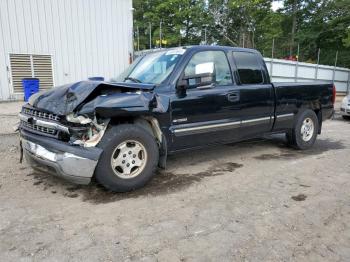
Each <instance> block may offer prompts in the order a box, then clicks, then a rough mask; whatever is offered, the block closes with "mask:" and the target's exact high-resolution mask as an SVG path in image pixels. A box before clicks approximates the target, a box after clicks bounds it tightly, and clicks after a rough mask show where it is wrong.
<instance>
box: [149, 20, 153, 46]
mask: <svg viewBox="0 0 350 262" xmlns="http://www.w3.org/2000/svg"><path fill="white" fill-rule="evenodd" d="M149 49H152V23H151V22H149Z"/></svg>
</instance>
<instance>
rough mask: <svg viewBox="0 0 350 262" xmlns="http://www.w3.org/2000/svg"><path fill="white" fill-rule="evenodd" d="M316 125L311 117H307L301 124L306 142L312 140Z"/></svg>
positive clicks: (302, 134)
mask: <svg viewBox="0 0 350 262" xmlns="http://www.w3.org/2000/svg"><path fill="white" fill-rule="evenodd" d="M314 129H315V125H314V122H313V121H312V119H311V118H305V119H304V121H303V124H302V126H301V137H302V139H303V140H304V141H305V142H308V141H310V140H311V138H312V136H313V135H314Z"/></svg>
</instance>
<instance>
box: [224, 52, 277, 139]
mask: <svg viewBox="0 0 350 262" xmlns="http://www.w3.org/2000/svg"><path fill="white" fill-rule="evenodd" d="M231 55H232V56H231V62H232V67H233V68H234V72H235V78H236V81H237V84H238V85H237V89H238V90H239V97H240V101H239V104H240V106H239V107H240V110H239V115H240V119H241V127H240V132H239V133H240V138H241V139H244V138H249V137H252V136H255V135H260V134H262V133H265V132H269V131H270V130H271V128H272V124H273V111H274V93H273V87H272V84H271V83H270V80H269V76H268V73H267V69H266V66H265V63H264V62H263V59H262V57H261V56H260V55H258V54H257V53H255V52H249V51H233V52H232V53H231Z"/></svg>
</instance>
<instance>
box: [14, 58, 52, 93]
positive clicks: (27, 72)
mask: <svg viewBox="0 0 350 262" xmlns="http://www.w3.org/2000/svg"><path fill="white" fill-rule="evenodd" d="M10 66H11V80H12V86H13V91H14V93H23V87H22V79H23V78H30V77H35V78H38V79H39V80H40V90H47V89H50V88H52V87H53V85H54V83H53V73H52V59H51V55H29V54H10Z"/></svg>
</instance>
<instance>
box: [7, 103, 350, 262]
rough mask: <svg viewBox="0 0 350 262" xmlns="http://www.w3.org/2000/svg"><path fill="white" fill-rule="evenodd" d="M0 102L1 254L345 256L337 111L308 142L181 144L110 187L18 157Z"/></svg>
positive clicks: (348, 232)
mask: <svg viewBox="0 0 350 262" xmlns="http://www.w3.org/2000/svg"><path fill="white" fill-rule="evenodd" d="M8 107H9V106H7V107H6V108H8ZM10 107H11V106H10ZM0 108H1V109H0V111H1V112H2V113H0V121H1V125H0V260H1V261H350V193H349V188H350V161H349V160H350V122H346V121H343V120H342V119H341V118H339V117H336V119H334V120H331V121H327V122H325V123H324V128H323V133H322V135H320V136H319V137H318V140H317V142H316V144H315V146H314V148H313V149H312V150H309V151H304V152H300V151H296V150H292V149H289V148H288V147H286V145H285V143H284V138H283V137H282V136H275V137H269V138H265V139H260V140H254V141H249V142H244V143H240V144H231V145H226V146H220V147H217V148H209V149H205V150H200V151H193V152H188V153H183V154H180V155H176V156H172V157H170V158H169V161H168V168H167V169H166V170H164V171H159V172H158V173H157V175H156V176H155V179H154V180H153V181H152V182H151V183H150V184H149V185H147V186H146V187H145V188H144V189H141V190H138V191H135V192H132V193H127V194H113V193H110V192H107V191H105V190H104V189H102V188H101V187H100V186H98V185H96V184H92V185H89V186H76V185H73V184H70V183H67V182H65V181H62V180H60V179H57V178H54V177H52V176H51V175H48V174H39V173H35V172H33V171H32V170H31V169H30V168H29V167H28V166H27V165H26V164H25V163H24V164H19V148H18V137H17V135H16V134H14V133H13V132H12V131H11V130H12V129H10V126H11V125H12V124H13V123H15V122H16V121H17V120H16V116H15V112H13V110H12V111H11V110H8V112H7V111H6V110H5V106H3V104H0ZM14 108H16V106H15V107H14Z"/></svg>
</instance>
